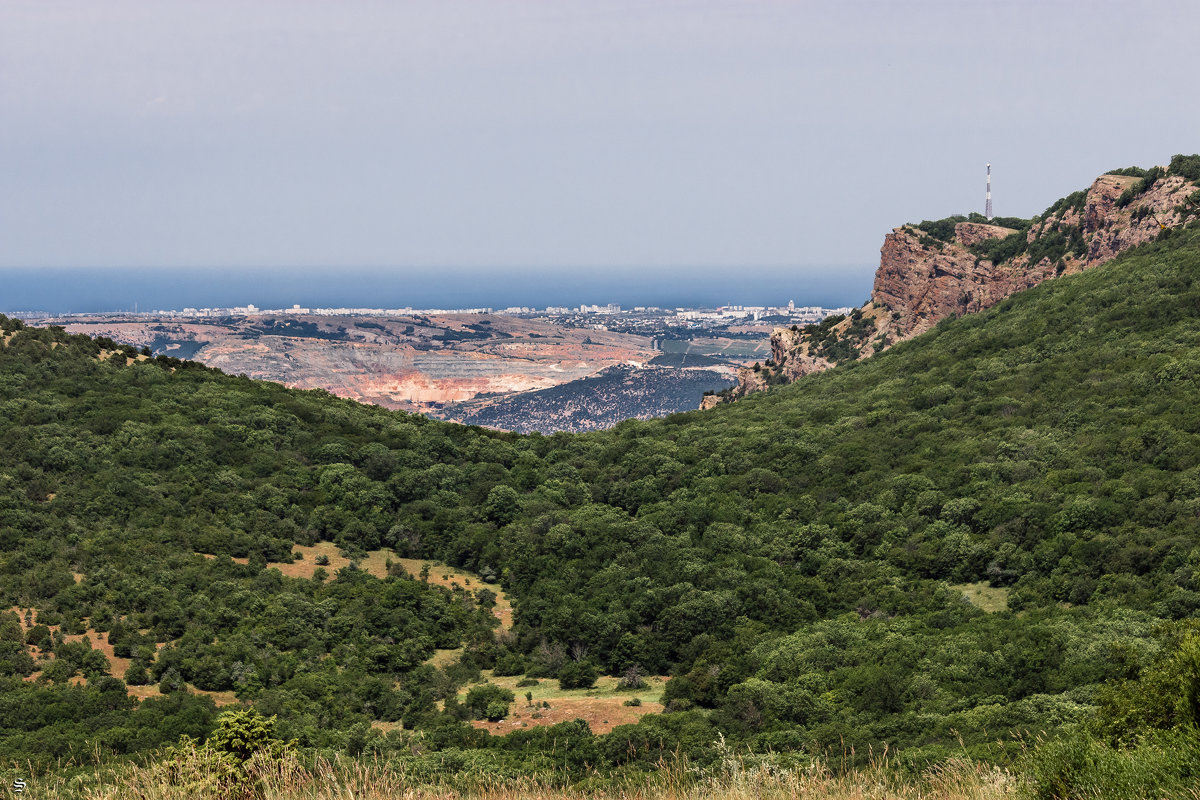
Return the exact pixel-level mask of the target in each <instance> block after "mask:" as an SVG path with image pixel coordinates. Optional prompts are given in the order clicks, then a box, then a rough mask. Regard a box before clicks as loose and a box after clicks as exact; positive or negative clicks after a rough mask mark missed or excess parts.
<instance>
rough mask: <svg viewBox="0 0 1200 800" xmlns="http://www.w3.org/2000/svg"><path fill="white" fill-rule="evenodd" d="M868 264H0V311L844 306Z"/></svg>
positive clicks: (855, 300) (865, 281) (858, 295)
mask: <svg viewBox="0 0 1200 800" xmlns="http://www.w3.org/2000/svg"><path fill="white" fill-rule="evenodd" d="M873 272H874V267H873V266H842V267H805V268H800V267H797V268H778V267H775V268H754V267H725V268H673V269H661V268H658V269H635V268H628V267H622V268H594V269H580V268H572V269H570V270H565V269H564V270H548V269H529V268H514V269H501V268H488V269H468V268H457V269H446V268H441V269H413V268H405V269H381V268H330V269H314V268H305V269H284V268H253V269H234V268H226V267H219V268H211V269H189V270H185V269H179V268H170V269H165V268H164V269H152V268H100V267H89V268H70V267H53V268H49V267H43V268H28V269H17V268H5V269H0V311H9V312H12V311H46V312H50V313H55V314H60V313H68V312H102V311H132V310H134V309H135V308H136V309H137V310H139V311H151V310H155V309H181V308H185V307H188V306H191V307H196V308H203V307H217V308H219V307H231V306H244V305H246V304H248V303H253V304H254V305H256V306H258V307H259V308H287V307H290V306H291V305H292V304H294V303H295V304H299V305H301V306H304V307H326V308H328V307H361V308H404V307H406V306H407V307H412V308H476V307H492V308H505V307H508V306H530V307H534V308H544V307H546V306H548V305H555V306H577V305H579V304H581V303H589V304H590V303H596V304H607V303H617V304H619V305H621V306H624V307H627V308H628V307H632V306H643V305H645V306H662V307H674V306H684V307H706V306H707V307H711V306H719V305H731V304H732V305H784V304H786V303H787V302H788V301H789V300H794V301H795V302H796V304H797V305H820V306H848V305H859V304H861V303H862V302H863V301H864V300H865V299H866V298H867V296H868V295H869V294H870V291H871V276H872V274H873Z"/></svg>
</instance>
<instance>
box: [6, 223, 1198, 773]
mask: <svg viewBox="0 0 1200 800" xmlns="http://www.w3.org/2000/svg"><path fill="white" fill-rule="evenodd" d="M1198 277H1200V232H1197V230H1196V229H1195V228H1194V227H1191V228H1188V229H1184V230H1181V231H1174V232H1169V233H1168V234H1166V235H1164V237H1163V238H1162V239H1161V240H1160V241H1159V242H1157V243H1154V244H1151V245H1146V246H1143V247H1141V248H1138V249H1137V250H1135V251H1131V252H1130V253H1129V254H1127V255H1125V256H1122V257H1121V258H1118V259H1117V260H1115V261H1113V262H1111V263H1108V264H1106V265H1104V266H1100V267H1097V268H1095V269H1093V270H1090V271H1088V272H1085V273H1082V274H1078V275H1073V276H1068V277H1064V278H1060V279H1056V280H1051V281H1048V282H1046V283H1044V284H1042V285H1040V286H1038V287H1036V288H1034V289H1031V290H1029V291H1026V292H1023V293H1021V294H1018V295H1015V296H1013V297H1011V298H1008V299H1006V300H1004V301H1002V302H1001V303H999V304H998V305H996V306H995V307H993V308H991V309H989V310H987V311H984V312H981V313H979V314H973V315H969V316H964V317H962V318H959V319H955V320H946V321H943V322H942V323H941V324H939V325H938V326H937V327H936V328H935V329H933V330H932V331H930V332H928V333H927V334H925V335H923V336H921V337H918V338H916V339H914V340H911V341H909V342H904V343H901V344H899V345H896V346H895V347H893V348H891V349H890V350H888V351H887V352H885V353H883V354H881V355H879V356H877V357H875V358H872V359H870V360H868V361H864V362H859V363H853V364H849V365H846V366H843V367H841V368H838V369H835V370H831V371H828V372H825V373H821V374H817V375H812V376H808V377H805V378H803V379H801V380H799V381H797V382H796V383H794V384H792V385H790V386H787V387H782V388H780V389H779V390H777V391H773V392H771V393H769V394H761V395H755V396H753V397H750V398H748V399H746V400H744V401H742V402H739V403H737V404H734V405H728V406H721V407H718V408H717V409H715V410H713V411H710V412H706V413H698V412H697V413H689V414H680V415H675V416H672V417H669V418H667V419H664V420H655V421H645V422H634V421H631V422H626V423H622V424H621V425H619V426H617V427H616V428H615V429H614V430H612V431H607V432H601V433H596V434H588V435H567V434H556V435H554V436H549V437H546V436H540V435H536V434H535V435H531V436H528V437H520V436H516V435H511V434H500V433H494V432H488V431H484V430H480V429H475V428H466V427H462V426H455V425H451V424H445V423H439V422H434V421H430V420H426V419H424V418H422V417H418V416H411V415H405V414H402V413H396V412H388V411H384V410H382V409H379V408H372V407H367V406H360V405H356V404H354V403H351V402H348V401H343V400H338V399H336V398H333V397H331V396H329V395H327V394H325V393H322V392H298V391H290V390H286V389H284V388H282V387H280V386H277V385H274V384H266V383H257V382H253V381H249V380H246V379H240V378H233V377H229V376H225V375H222V374H220V373H218V372H215V371H212V370H209V369H206V368H203V367H200V366H198V365H195V364H189V363H186V362H178V361H174V360H170V359H164V358H159V359H149V360H141V361H139V360H136V358H135V356H136V353H135V352H133V351H132V350H129V351H127V352H122V351H120V350H118V351H117V352H116V353H111V352H110V351H111V350H112V349H113V347H112V343H109V342H100V343H98V342H94V341H92V340H89V339H86V338H83V337H78V336H70V335H67V334H65V333H64V332H62V331H61V330H55V329H37V330H35V329H30V328H25V327H23V326H22V325H21V324H20V323H18V322H16V321H14V320H6V321H4V331H5V344H6V346H5V347H3V348H0V404H2V407H3V413H2V414H0V607H4V608H8V607H16V608H17V609H35V610H36V611H35V614H36V617H35V618H34V619H31V622H37V623H42V624H45V625H58V626H61V630H62V631H64V632H66V633H72V632H81V631H82V630H84V629H86V628H88V627H89V626H90V628H91V629H92V630H95V631H99V632H104V633H105V634H106V636H107V638H108V640H109V641H110V642H112V643H113V646H114V649H115V648H116V647H117V643H120V646H121V647H122V648H123V649H124V650H126V651H127V652H129V653H130V655H131V658H132V664H131V666H130V674H129V675H128V676H126V675H116V676H111V677H108V676H106V674H105V673H106V672H107V671H108V668H107V667H106V665H105V664H104V663H101V661H103V659H97V658H96V657H95V656H92V655H89V654H88V652H86V648H85V647H83V646H76V645H73V644H71V643H67V642H61V643H60V638H56V637H55V636H54V635H53V634H52V633H51V632H50V631H49V629H48V628H47V629H41V630H39V629H38V628H37V627H32V628H29V629H28V630H24V628H25V626H23V625H22V624H21V620H20V619H17V618H14V617H9V618H8V619H7V621H5V622H4V623H3V625H0V640H2V642H3V644H2V647H3V660H2V661H0V669H3V670H4V672H5V674H6V675H8V676H9V677H6V678H3V679H0V706H2V707H0V712H3V714H4V718H5V720H6V727H5V728H4V729H3V732H2V733H0V755H2V756H3V757H5V758H12V757H19V758H33V759H37V758H42V757H46V756H56V755H60V754H64V753H67V752H75V753H77V754H78V753H81V752H86V751H88V750H90V749H91V748H93V747H99V748H101V750H102V751H103V752H108V753H116V754H126V753H135V752H138V751H143V750H146V749H148V748H151V747H154V746H156V745H158V744H159V743H162V742H167V741H171V740H173V739H174V738H176V737H177V736H178V734H180V733H190V734H193V735H197V736H203V735H204V734H205V733H207V731H208V730H209V729H211V727H212V725H213V719H214V714H215V710H214V708H213V706H212V702H211V700H209V699H208V698H205V697H197V696H194V695H190V694H187V691H188V688H187V686H186V685H185V684H190V685H191V686H193V687H195V688H197V689H207V690H211V691H222V690H223V691H233V692H235V693H236V696H237V698H238V699H240V700H243V701H246V702H249V703H252V704H254V706H255V708H257V709H259V710H261V711H263V712H264V713H267V714H277V715H278V717H279V722H278V725H279V731H280V735H281V736H282V737H283V738H293V737H294V738H296V739H297V740H298V742H299V744H300V745H301V746H310V747H324V748H336V749H340V750H345V751H348V752H351V753H357V752H362V751H363V750H364V749H374V750H376V751H377V752H380V753H382V754H384V755H387V756H388V757H390V758H394V759H398V760H403V761H405V762H406V763H410V764H415V765H417V767H419V766H420V765H422V764H425V765H428V764H430V763H433V762H430V761H429V759H432V758H435V757H436V758H439V759H441V760H440V761H439V762H437V763H440V764H441V765H442V766H441V767H440V769H442V770H443V771H444V770H450V771H453V769H455V768H458V769H462V770H469V771H475V772H476V773H479V772H480V771H481V770H482V771H484V772H486V771H488V770H494V771H495V774H497V775H509V774H516V773H519V772H521V771H522V770H525V769H541V768H551V769H556V770H561V775H562V776H574V777H581V776H583V775H586V774H590V772H589V771H590V770H591V769H593V768H599V769H601V770H607V769H614V768H619V769H625V770H637V769H649V768H651V767H652V765H653V764H654V763H655V762H656V761H657V760H658V759H659V758H660V757H661V756H662V754H663V753H664V752H666V753H671V752H674V753H678V754H681V755H686V756H687V757H688V758H690V759H692V760H693V761H694V762H698V763H705V762H706V761H710V760H712V759H714V758H716V752H717V751H716V750H715V749H714V747H713V742H714V741H715V740H716V739H717V738H718V734H720V735H723V736H724V737H726V738H727V739H728V741H730V742H732V743H733V744H734V745H735V746H737V747H739V748H741V747H748V748H751V749H752V750H754V751H755V752H760V753H761V752H766V751H768V750H769V751H773V752H775V753H779V754H783V756H781V757H784V758H794V759H797V760H801V761H803V759H805V758H807V757H808V756H809V755H811V754H813V753H821V752H825V751H826V750H833V751H834V752H836V753H846V754H847V756H848V757H850V758H852V759H857V758H866V757H867V756H866V754H867V753H868V752H869V748H870V747H874V748H876V749H878V748H881V747H882V746H883V745H884V744H887V745H889V746H890V747H892V748H901V754H902V758H904V759H907V760H911V761H912V762H922V761H924V760H927V759H933V758H940V757H943V756H945V755H947V754H949V753H953V752H961V748H963V747H965V748H966V750H967V752H969V753H971V754H973V755H977V756H980V757H986V758H997V759H1001V760H1003V759H1006V758H1008V757H1010V756H1012V755H1013V754H1015V753H1016V752H1017V750H1018V749H1019V747H1020V745H1019V742H1018V741H1017V740H1016V738H1015V736H1016V734H1017V732H1019V731H1032V732H1037V731H1047V732H1049V734H1050V735H1053V734H1054V733H1055V732H1056V731H1058V730H1059V729H1060V728H1061V727H1062V726H1063V725H1065V724H1068V723H1072V722H1076V721H1083V720H1087V719H1089V718H1091V717H1092V715H1093V713H1094V710H1095V708H1096V704H1097V702H1098V699H1097V698H1098V695H1097V691H1098V689H1099V687H1101V686H1102V685H1103V684H1104V683H1105V682H1106V681H1117V680H1125V681H1134V682H1135V683H1134V684H1131V685H1138V684H1136V680H1137V679H1138V677H1139V676H1140V675H1143V674H1145V675H1157V674H1159V672H1162V671H1163V670H1166V671H1167V673H1170V669H1174V668H1170V669H1168V668H1167V667H1164V666H1163V664H1175V663H1176V662H1173V661H1170V658H1172V657H1173V656H1171V654H1172V653H1173V652H1175V648H1178V647H1187V646H1190V645H1188V644H1187V643H1188V642H1189V641H1191V640H1190V639H1188V637H1187V635H1186V634H1184V633H1181V631H1183V627H1181V626H1182V623H1180V622H1178V621H1179V620H1185V619H1187V618H1189V617H1192V616H1193V615H1194V614H1195V613H1196V610H1197V608H1200V575H1198V574H1197V570H1198V569H1200V541H1198V539H1197V517H1198V516H1200V404H1197V403H1196V396H1197V390H1198V388H1200V324H1198V323H1200V319H1198V317H1200V282H1198V281H1197V278H1198ZM102 345H104V346H105V349H104V350H103V351H102V349H101V347H102ZM320 540H329V541H334V542H336V543H337V544H338V545H339V546H340V547H341V548H342V549H343V550H344V551H346V552H347V553H349V554H350V555H351V556H358V557H361V556H362V555H363V554H365V553H366V551H370V550H375V549H377V548H380V547H387V548H392V549H394V551H395V552H396V553H397V555H398V556H414V557H423V558H437V559H441V560H444V561H445V562H447V563H449V564H452V565H454V566H458V567H463V568H466V569H469V570H471V571H473V572H475V573H477V574H479V575H481V576H483V577H484V578H486V579H489V580H490V579H493V578H498V579H499V581H500V582H501V584H502V585H503V586H504V588H505V590H506V592H507V593H508V595H509V596H510V597H511V598H512V600H513V602H514V604H515V622H514V626H513V628H512V630H511V632H502V633H496V632H494V630H493V625H494V623H493V621H492V617H491V615H490V614H489V613H488V606H489V604H490V602H491V598H490V597H489V596H488V595H487V594H472V593H470V592H468V591H457V592H451V591H449V590H445V589H441V588H438V587H436V586H433V585H429V584H427V583H424V582H422V581H421V580H420V579H419V578H418V577H414V576H409V575H403V574H400V571H399V570H396V571H395V572H396V573H397V574H393V575H391V576H388V577H386V578H384V579H380V578H376V577H373V576H371V575H369V574H366V573H364V572H363V571H362V570H357V569H353V568H347V569H344V570H341V571H338V572H337V573H336V574H330V575H326V576H316V577H314V578H313V579H311V580H310V579H295V578H286V577H284V576H283V575H282V573H281V572H280V571H278V570H275V569H273V568H270V567H268V564H269V563H271V562H286V561H288V560H290V559H291V558H292V557H293V556H292V550H293V545H294V544H302V545H304V544H312V543H314V542H316V541H320ZM198 553H206V554H213V555H217V556H221V557H218V558H214V559H208V558H205V557H204V556H202V555H197V554H198ZM223 556H236V557H246V558H248V563H246V564H240V563H237V562H234V561H232V560H230V559H228V558H224V557H223ZM33 631H37V633H36V637H37V642H33V641H32V640H31V639H30V636H31V635H35V634H33ZM1181 642H1182V644H1181ZM31 644H35V645H36V646H37V647H38V648H40V649H39V652H42V650H53V651H54V653H55V655H56V656H58V657H57V658H55V659H54V660H52V661H47V662H44V663H41V664H37V663H34V661H33V659H32V656H31V654H32V652H33V650H32V649H31V647H30V645H31ZM457 646H462V647H463V651H462V656H461V660H460V661H459V662H458V663H456V664H452V665H450V666H447V667H434V666H432V665H430V664H426V663H424V662H425V659H426V658H428V657H429V656H430V655H431V654H432V653H433V651H434V649H435V648H452V647H457ZM1185 661H1186V660H1185ZM1179 663H1183V662H1179ZM1155 665H1157V666H1155ZM589 668H590V669H595V670H597V671H602V672H605V673H608V674H613V675H623V674H626V673H629V672H631V671H636V672H640V673H641V674H660V673H665V674H670V675H672V676H674V677H673V678H672V680H671V681H670V682H669V684H668V685H667V688H666V694H665V698H664V699H665V700H666V701H667V712H666V713H664V714H662V715H651V716H647V717H645V718H643V719H642V720H641V722H639V723H638V724H637V725H633V726H626V727H621V728H617V729H616V730H615V731H614V732H612V733H610V734H607V735H605V736H603V737H596V736H592V735H591V734H590V733H589V732H588V731H587V730H586V727H581V726H580V725H578V724H571V723H568V724H565V725H561V726H557V727H555V728H546V729H540V730H537V729H529V730H527V731H519V732H516V733H512V734H509V735H508V736H506V737H488V736H486V735H485V734H482V733H480V732H479V731H476V730H474V729H472V728H470V727H468V726H467V725H465V724H464V723H463V722H462V721H461V720H462V719H463V718H465V717H469V716H472V710H471V709H470V708H464V707H461V706H459V704H458V703H457V702H456V701H455V700H454V697H455V695H456V692H457V690H458V688H459V687H460V686H462V685H464V684H466V683H468V682H470V681H472V680H476V679H477V678H478V675H479V670H481V669H494V670H495V673H496V674H506V675H515V674H522V673H523V674H526V675H527V676H529V677H530V678H536V679H543V680H544V679H547V678H552V677H555V676H566V677H565V678H564V679H566V680H573V679H575V678H576V677H577V676H578V674H579V673H580V672H585V673H586V672H587V671H588V669H589ZM1144 670H1148V671H1147V672H1145V673H1144V672H1143V671H1144ZM1155 670H1158V671H1159V672H1155ZM35 671H37V672H38V677H37V679H36V680H34V681H26V680H24V678H25V677H27V676H30V675H32V674H34V673H35ZM77 673H82V674H83V675H84V676H85V677H86V678H87V681H86V683H85V684H84V685H82V686H80V685H76V683H77V679H75V677H74V676H75V675H76V674H77ZM1171 674H1173V673H1171ZM1197 676H1198V677H1197V681H1200V672H1198V673H1197ZM122 678H124V679H125V680H126V681H127V682H130V683H136V682H138V681H143V682H144V681H146V680H149V681H153V682H155V683H157V684H160V689H161V691H162V692H164V693H165V697H164V698H162V699H147V700H144V701H141V702H140V703H137V702H135V701H134V700H132V699H128V698H127V696H126V687H125V685H124V684H123V683H122V682H121V679H122ZM1164 680H1166V684H1164V685H1178V684H1177V683H1175V684H1173V683H1171V681H1172V680H1175V679H1174V678H1168V679H1164ZM1196 685H1197V686H1200V682H1198V683H1197V684H1196ZM1133 695H1136V692H1135V693H1133V694H1132V695H1131V696H1133ZM1152 695H1153V693H1150V694H1149V695H1146V696H1147V697H1150V698H1151V699H1147V700H1146V701H1145V704H1144V705H1143V707H1141V708H1142V710H1141V711H1137V712H1136V713H1134V712H1130V714H1126V715H1125V716H1123V717H1122V716H1120V715H1119V714H1117V715H1115V716H1112V715H1110V717H1111V718H1112V719H1117V718H1118V717H1119V718H1120V720H1123V721H1122V722H1120V724H1117V723H1115V722H1114V723H1112V724H1111V725H1110V727H1109V728H1108V729H1107V730H1109V732H1110V733H1111V734H1112V736H1113V737H1116V738H1113V739H1111V741H1113V742H1118V741H1119V742H1124V743H1125V744H1128V743H1130V742H1132V741H1135V738H1136V737H1134V734H1132V733H1130V731H1134V732H1136V731H1138V730H1141V729H1142V727H1151V728H1153V727H1156V726H1157V727H1170V726H1171V725H1174V724H1176V723H1178V722H1179V721H1180V719H1184V721H1186V714H1187V710H1186V708H1185V709H1183V710H1182V711H1180V710H1178V709H1176V711H1175V712H1173V713H1175V716H1171V715H1170V714H1157V715H1156V714H1155V713H1151V712H1146V713H1143V711H1145V708H1146V707H1148V706H1152V705H1153V703H1154V700H1153V699H1152ZM439 701H441V702H439ZM1100 701H1101V702H1100V705H1101V706H1102V707H1104V702H1106V701H1104V700H1103V695H1101V696H1100ZM501 702H504V701H503V700H501ZM1108 707H1109V708H1110V709H1111V708H1112V707H1114V706H1113V703H1109V705H1108ZM1197 708H1200V705H1197ZM1137 714H1142V716H1137ZM1180 715H1182V717H1181V716H1180ZM1135 718H1136V719H1135ZM1130 720H1133V721H1132V722H1131V721H1130ZM372 721H376V722H386V721H402V722H403V729H396V730H393V731H392V732H391V733H389V734H388V735H387V736H386V737H385V736H383V734H381V733H379V732H378V730H377V729H375V728H370V727H368V724H369V723H371V722H372ZM1139 726H1141V727H1139ZM378 727H379V726H376V728H378ZM1114 731H1116V733H1114ZM1118 734H1120V735H1118ZM1121 736H1124V738H1123V739H1122V738H1120V737H1121ZM852 753H853V754H852ZM423 759H424V760H423ZM417 767H414V769H416V768H417Z"/></svg>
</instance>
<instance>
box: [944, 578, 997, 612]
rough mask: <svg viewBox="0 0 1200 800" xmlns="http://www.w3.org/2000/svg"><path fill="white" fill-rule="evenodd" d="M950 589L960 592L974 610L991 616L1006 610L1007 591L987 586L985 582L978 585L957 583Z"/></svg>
mask: <svg viewBox="0 0 1200 800" xmlns="http://www.w3.org/2000/svg"><path fill="white" fill-rule="evenodd" d="M950 588H951V589H954V590H956V591H959V592H962V593H963V597H965V598H967V600H969V601H970V602H971V604H972V605H974V606H975V607H976V608H979V609H981V610H983V611H986V612H988V613H989V614H993V613H995V612H997V611H1004V610H1006V609H1007V608H1008V589H1005V588H1003V587H996V586H989V585H988V582H987V581H980V582H978V583H957V584H953V585H951V586H950Z"/></svg>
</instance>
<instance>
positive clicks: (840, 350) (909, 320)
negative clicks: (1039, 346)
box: [705, 156, 1200, 408]
mask: <svg viewBox="0 0 1200 800" xmlns="http://www.w3.org/2000/svg"><path fill="white" fill-rule="evenodd" d="M1118 172H1119V173H1122V174H1106V175H1101V176H1100V177H1099V178H1097V179H1096V180H1095V181H1094V182H1093V183H1092V185H1091V186H1090V187H1089V188H1088V189H1087V190H1086V191H1080V192H1076V193H1075V194H1073V195H1070V196H1069V197H1065V198H1063V199H1061V200H1059V201H1058V202H1056V203H1055V204H1054V205H1052V206H1050V208H1048V209H1046V211H1045V212H1043V213H1042V214H1041V215H1039V216H1037V217H1034V218H1033V219H1032V220H1022V219H1000V220H994V221H992V223H995V224H992V223H989V222H988V221H987V220H985V219H984V218H983V217H982V216H981V215H978V214H973V215H971V216H970V217H951V218H948V219H945V220H938V221H936V222H922V223H920V224H917V225H912V224H910V225H902V226H901V227H899V228H896V229H895V230H893V231H892V232H891V233H889V234H888V235H887V236H885V237H884V240H883V247H882V249H881V250H880V259H879V269H878V270H877V271H876V273H875V284H874V287H873V290H872V292H871V298H870V300H868V301H867V303H866V304H865V305H864V306H863V307H862V308H860V309H857V310H855V311H854V312H853V313H852V314H850V315H849V316H847V317H844V318H843V317H834V318H830V319H827V320H825V322H823V323H821V324H820V325H810V326H807V327H806V328H804V329H799V328H797V327H796V326H792V327H791V328H776V329H775V331H774V332H773V333H772V334H771V353H772V357H771V360H769V361H768V362H767V363H766V365H765V366H762V367H760V368H759V369H757V370H755V369H751V368H743V369H742V370H740V371H739V375H738V377H739V383H738V386H736V387H735V388H734V389H732V390H731V391H730V392H728V393H726V394H724V395H722V396H720V397H718V398H716V399H712V398H707V399H706V403H705V407H708V408H711V407H712V406H713V405H716V404H718V403H719V402H723V401H728V400H733V399H737V398H738V397H743V396H745V395H748V394H752V393H754V392H758V391H764V390H766V389H769V388H770V387H771V386H774V385H778V384H782V383H788V382H791V381H793V380H795V379H796V378H798V377H800V376H802V375H807V374H809V373H812V372H820V371H821V370H825V369H828V368H830V367H832V366H835V365H836V364H839V363H842V362H845V361H851V360H854V359H861V358H868V357H870V356H872V355H874V354H875V353H877V352H880V351H881V350H884V349H886V348H888V347H890V346H891V345H893V344H895V343H896V342H899V341H903V340H905V339H909V338H912V337H913V336H916V335H918V334H921V333H924V332H925V331H927V330H929V329H930V328H932V327H933V326H934V325H936V324H937V323H938V321H939V320H942V319H944V318H946V317H948V316H953V315H958V314H966V313H971V312H973V311H979V310H981V309H984V308H988V307H989V306H992V305H994V304H996V303H998V302H999V301H1001V300H1003V299H1004V298H1005V297H1008V296H1009V295H1011V294H1013V293H1014V292H1019V291H1021V290H1022V289H1027V288H1029V287H1031V286H1036V285H1037V284H1039V283H1041V282H1042V281H1044V280H1047V279H1048V278H1053V277H1055V276H1058V275H1065V274H1070V273H1074V272H1079V271H1081V270H1084V269H1088V268H1090V267H1094V266H1096V265H1098V264H1103V263H1104V262H1106V261H1109V260H1110V259H1112V258H1114V257H1116V256H1117V255H1119V254H1120V253H1122V252H1124V251H1125V250H1127V249H1129V248H1130V247H1133V246H1135V245H1139V244H1143V243H1145V242H1148V241H1151V240H1153V239H1155V238H1156V237H1158V236H1160V235H1163V233H1164V231H1169V230H1171V229H1173V228H1178V227H1180V226H1183V225H1186V224H1188V223H1189V222H1192V221H1195V220H1197V219H1200V191H1197V186H1200V156H1176V157H1175V158H1173V159H1172V161H1171V165H1170V166H1169V167H1154V168H1153V169H1150V170H1137V169H1132V168H1131V169H1129V170H1120V171H1118Z"/></svg>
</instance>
